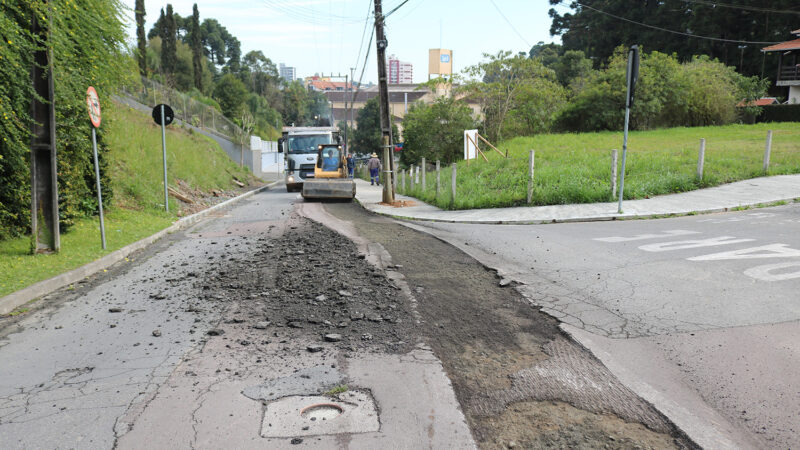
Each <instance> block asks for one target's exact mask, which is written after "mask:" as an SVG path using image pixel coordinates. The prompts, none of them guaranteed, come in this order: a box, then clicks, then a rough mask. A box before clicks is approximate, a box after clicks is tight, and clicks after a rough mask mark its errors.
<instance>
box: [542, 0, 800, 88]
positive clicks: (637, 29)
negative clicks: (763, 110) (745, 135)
mask: <svg viewBox="0 0 800 450" xmlns="http://www.w3.org/2000/svg"><path fill="white" fill-rule="evenodd" d="M723 3H725V4H723ZM723 3H718V2H713V1H708V2H706V1H685V0H645V1H639V2H630V1H627V0H582V1H580V2H577V1H573V2H571V3H570V4H569V6H570V8H572V11H570V12H566V13H563V14H561V13H559V12H557V11H556V10H554V9H551V10H550V16H551V18H552V25H551V27H550V34H552V35H560V36H561V41H562V43H563V46H564V48H565V49H566V50H582V51H584V52H585V54H586V56H588V57H589V58H591V59H592V60H594V61H595V67H600V65H602V64H603V63H605V62H608V61H609V59H610V58H611V56H612V55H613V54H614V49H615V48H616V47H617V46H619V45H624V46H630V45H632V44H640V45H646V46H647V47H648V48H650V49H651V50H656V51H659V52H662V53H666V54H672V53H675V54H676V55H677V56H678V59H679V60H680V61H682V62H684V61H689V60H691V59H692V57H694V56H695V55H703V54H705V55H709V56H710V57H711V58H716V59H719V60H720V61H721V62H722V63H723V64H725V65H728V66H734V67H738V68H739V72H741V73H744V74H747V75H760V76H762V77H763V76H764V75H765V74H770V73H773V70H774V69H775V64H776V61H775V60H774V59H771V58H766V59H765V58H764V57H763V55H762V54H761V53H760V48H761V47H763V46H765V45H761V44H750V45H746V47H744V48H741V49H740V48H739V45H741V43H740V42H736V41H748V42H754V41H758V42H776V41H778V42H780V41H784V40H787V39H788V38H789V32H790V31H792V30H795V29H797V15H796V14H793V13H794V12H796V11H797V2H796V1H795V0H771V1H769V2H766V3H765V2H764V1H763V0H737V1H735V2H734V1H728V2H723ZM734 3H735V5H734ZM550 4H552V5H556V4H564V3H563V2H562V0H550ZM764 5H768V6H769V8H764ZM767 9H769V10H771V11H766V10H767ZM601 11H602V12H601ZM773 11H777V12H773ZM611 15H614V16H617V17H622V18H624V19H627V20H630V21H633V22H636V23H631V22H625V21H623V20H621V19H618V18H615V17H612V16H611ZM637 23H641V24H645V25H647V26H644V25H639V24H637ZM664 30H671V31H676V32H680V33H689V34H693V35H697V36H706V37H711V38H716V39H727V40H729V41H731V42H724V41H720V40H712V39H702V38H693V37H689V36H686V35H680V34H676V33H671V32H669V31H664ZM765 69H766V72H764V70H765Z"/></svg>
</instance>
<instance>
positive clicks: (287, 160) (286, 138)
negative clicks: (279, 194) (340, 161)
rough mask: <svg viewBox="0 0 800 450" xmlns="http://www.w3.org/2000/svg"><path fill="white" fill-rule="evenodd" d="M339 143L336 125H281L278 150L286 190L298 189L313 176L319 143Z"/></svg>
mask: <svg viewBox="0 0 800 450" xmlns="http://www.w3.org/2000/svg"><path fill="white" fill-rule="evenodd" d="M329 144H337V145H338V144H341V138H340V136H339V129H338V128H336V127H283V133H282V136H281V138H280V139H278V152H280V153H283V155H284V164H285V165H284V173H285V181H286V190H287V191H288V192H292V191H299V190H301V189H302V188H303V183H304V182H305V181H306V180H307V179H310V178H314V172H315V169H314V168H315V167H316V165H317V152H318V148H319V146H320V145H329Z"/></svg>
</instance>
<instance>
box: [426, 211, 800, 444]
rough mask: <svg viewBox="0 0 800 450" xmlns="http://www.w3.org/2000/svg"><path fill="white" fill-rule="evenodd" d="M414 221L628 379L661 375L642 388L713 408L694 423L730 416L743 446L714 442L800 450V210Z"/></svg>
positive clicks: (731, 431)
mask: <svg viewBox="0 0 800 450" xmlns="http://www.w3.org/2000/svg"><path fill="white" fill-rule="evenodd" d="M412 226H414V227H416V228H418V229H422V230H425V231H427V232H430V233H432V234H434V235H436V236H437V237H440V238H442V239H444V240H446V241H448V242H450V243H452V244H454V245H456V246H458V247H459V248H461V249H462V250H464V251H466V252H467V253H469V254H470V255H472V256H473V257H475V258H476V259H478V260H480V261H482V262H483V263H484V264H485V265H487V266H489V267H493V268H496V269H497V270H498V272H499V273H500V274H502V275H503V276H505V277H507V278H509V279H512V280H514V281H516V282H518V283H520V286H519V289H520V290H521V291H522V292H523V293H524V294H525V295H526V296H527V297H528V298H529V299H531V301H532V302H533V303H535V304H536V305H538V306H540V307H541V308H542V309H543V310H544V311H546V312H548V313H550V314H551V315H553V316H554V317H556V318H558V319H559V320H561V321H562V322H564V323H565V324H568V325H567V327H566V328H567V329H569V328H570V326H571V327H574V329H575V330H576V333H575V335H576V337H580V336H585V337H586V343H587V345H594V344H596V348H595V349H593V350H596V351H595V353H596V354H598V356H599V354H605V355H606V356H607V359H608V360H606V358H602V357H601V359H603V360H604V362H605V363H606V364H607V365H610V366H617V369H619V370H618V371H617V372H618V374H620V373H628V374H630V373H633V374H634V375H635V376H634V377H633V379H635V378H636V375H638V376H639V377H645V378H648V377H651V378H652V379H651V380H650V379H645V380H644V382H645V383H647V382H650V383H651V386H649V387H650V391H652V392H653V394H654V398H655V399H656V400H657V397H658V391H659V390H661V391H662V393H663V390H665V389H667V386H671V387H672V388H674V389H675V396H674V397H673V398H671V399H661V400H663V401H662V403H664V404H667V403H674V402H678V403H680V402H681V401H682V400H685V401H686V402H687V404H691V403H692V402H695V403H697V402H698V401H699V402H704V403H707V405H709V406H710V407H711V409H712V410H713V411H710V412H709V413H708V414H706V415H705V417H695V418H692V417H684V420H686V421H687V422H691V421H692V420H693V419H697V420H699V421H702V420H703V419H706V420H710V421H711V422H713V421H714V420H718V419H719V417H717V416H714V414H715V413H719V414H720V415H721V416H722V417H724V419H725V420H726V421H727V422H728V423H727V424H719V429H720V430H723V429H724V430H725V431H726V432H728V433H729V434H730V436H729V437H730V439H731V440H726V439H725V438H718V439H717V438H715V437H713V436H709V439H710V440H709V441H708V442H709V443H710V444H713V445H714V446H719V447H725V446H731V445H732V446H737V445H740V446H745V447H746V446H756V447H765V448H794V447H797V446H798V445H800V425H798V424H800V377H798V376H797V374H798V373H800V294H798V292H800V233H798V230H800V205H797V204H792V205H786V206H780V207H773V208H764V209H755V210H747V211H740V212H732V213H725V214H715V215H702V216H688V217H682V218H670V219H659V220H646V221H645V220H632V221H617V222H593V223H573V224H551V225H529V226H524V225H471V224H442V223H430V222H415V223H414V224H413V225H412ZM579 340H580V339H579ZM592 343H593V344H592ZM640 381H641V380H640ZM643 390H645V391H646V390H647V389H646V388H643ZM682 396H683V397H685V398H682ZM653 401H655V400H653ZM657 406H658V405H657ZM662 406H663V405H662ZM701 406H705V405H701ZM667 407H668V408H667V409H669V407H674V409H675V411H677V412H676V414H677V415H680V414H684V415H686V414H688V415H689V416H691V415H692V414H695V412H692V410H693V409H696V408H682V407H680V405H667ZM700 409H702V407H701V408H700ZM698 414H699V413H698ZM700 416H702V414H700ZM671 418H673V417H671ZM679 425H680V424H679ZM690 425H691V424H690ZM698 428H699V430H698V433H699V434H701V435H702V434H703V433H704V432H705V433H706V434H707V435H713V434H714V430H713V429H711V430H710V431H709V430H708V429H706V430H705V431H704V430H703V429H702V428H703V426H702V425H698ZM712 428H713V426H712ZM741 430H743V431H744V433H742V432H741ZM715 439H716V440H715ZM737 441H738V442H737Z"/></svg>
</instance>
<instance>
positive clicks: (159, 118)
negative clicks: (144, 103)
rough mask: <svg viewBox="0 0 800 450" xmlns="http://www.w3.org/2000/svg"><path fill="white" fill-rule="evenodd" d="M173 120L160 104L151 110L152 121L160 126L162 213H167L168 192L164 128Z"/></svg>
mask: <svg viewBox="0 0 800 450" xmlns="http://www.w3.org/2000/svg"><path fill="white" fill-rule="evenodd" d="M173 119H175V113H174V112H173V111H172V108H170V107H169V106H168V105H165V104H163V103H162V104H160V105H156V107H155V108H153V120H154V121H155V122H156V124H157V125H161V151H162V154H163V156H164V211H166V212H169V192H167V191H168V187H167V135H166V131H165V127H166V126H167V125H169V124H171V123H172V121H173Z"/></svg>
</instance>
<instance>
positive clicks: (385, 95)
mask: <svg viewBox="0 0 800 450" xmlns="http://www.w3.org/2000/svg"><path fill="white" fill-rule="evenodd" d="M383 19H384V17H383V9H382V8H381V0H375V38H376V40H377V42H376V44H375V45H377V47H378V88H379V92H380V95H379V98H380V104H381V134H382V136H383V140H382V141H383V173H384V174H385V177H384V181H383V202H384V203H389V204H391V203H394V189H393V187H394V183H393V182H392V174H393V173H394V171H393V168H394V158H392V151H391V150H392V121H391V118H390V117H389V88H388V86H387V79H386V47H387V46H388V45H389V44H388V42H387V41H386V34H385V33H384V29H383V26H384V23H383Z"/></svg>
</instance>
